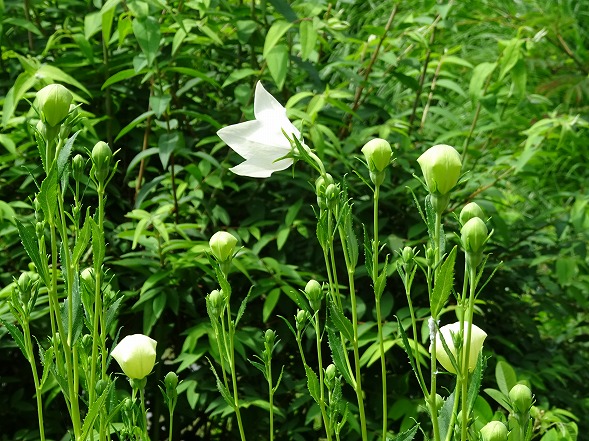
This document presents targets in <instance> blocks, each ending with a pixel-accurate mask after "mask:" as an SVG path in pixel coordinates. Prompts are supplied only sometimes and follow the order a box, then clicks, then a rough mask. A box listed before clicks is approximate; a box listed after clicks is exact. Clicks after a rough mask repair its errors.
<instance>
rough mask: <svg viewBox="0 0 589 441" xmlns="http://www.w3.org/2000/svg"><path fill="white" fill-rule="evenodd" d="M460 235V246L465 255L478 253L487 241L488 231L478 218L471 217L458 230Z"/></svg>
mask: <svg viewBox="0 0 589 441" xmlns="http://www.w3.org/2000/svg"><path fill="white" fill-rule="evenodd" d="M460 232H461V233H462V246H463V247H464V251H466V252H467V253H480V252H482V250H483V245H484V244H485V242H486V241H487V237H488V235H489V230H488V229H487V226H486V225H485V222H483V220H482V219H481V218H480V217H473V218H472V219H470V220H469V221H468V222H467V223H465V224H464V226H463V227H462V229H461V230H460Z"/></svg>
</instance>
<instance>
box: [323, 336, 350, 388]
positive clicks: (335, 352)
mask: <svg viewBox="0 0 589 441" xmlns="http://www.w3.org/2000/svg"><path fill="white" fill-rule="evenodd" d="M327 339H328V341H329V347H330V349H331V358H332V360H333V364H335V367H337V370H338V371H340V372H341V374H342V376H343V377H344V380H346V382H347V383H348V384H349V385H351V386H352V387H355V384H356V381H355V380H354V379H353V378H352V374H351V373H350V370H349V369H348V363H347V361H346V359H347V357H348V354H347V353H346V351H345V350H344V343H343V342H342V339H341V337H340V336H339V335H337V334H336V333H335V331H334V330H333V328H331V327H330V326H328V327H327Z"/></svg>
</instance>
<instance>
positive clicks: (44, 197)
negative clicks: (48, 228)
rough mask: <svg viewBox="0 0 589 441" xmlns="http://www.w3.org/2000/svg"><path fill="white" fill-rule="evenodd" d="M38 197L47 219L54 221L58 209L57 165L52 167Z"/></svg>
mask: <svg viewBox="0 0 589 441" xmlns="http://www.w3.org/2000/svg"><path fill="white" fill-rule="evenodd" d="M37 199H38V200H39V204H40V205H41V209H42V210H43V214H44V215H45V219H46V220H47V221H49V222H50V223H51V222H53V221H54V218H55V211H56V210H57V168H56V167H55V166H53V167H51V169H50V170H49V174H48V175H47V176H46V177H45V179H43V182H42V183H41V190H39V193H38V194H37Z"/></svg>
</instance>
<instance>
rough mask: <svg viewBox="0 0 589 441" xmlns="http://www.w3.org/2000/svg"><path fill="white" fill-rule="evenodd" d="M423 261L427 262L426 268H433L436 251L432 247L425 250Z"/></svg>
mask: <svg viewBox="0 0 589 441" xmlns="http://www.w3.org/2000/svg"><path fill="white" fill-rule="evenodd" d="M425 260H426V261H427V266H434V264H435V263H436V250H434V249H433V248H432V247H428V248H427V249H426V250H425Z"/></svg>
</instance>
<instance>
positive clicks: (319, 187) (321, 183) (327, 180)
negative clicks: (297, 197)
mask: <svg viewBox="0 0 589 441" xmlns="http://www.w3.org/2000/svg"><path fill="white" fill-rule="evenodd" d="M333 182H334V181H333V178H332V177H331V175H330V174H329V173H326V174H325V177H323V176H319V177H318V178H317V179H316V180H315V194H316V195H317V205H318V206H319V208H321V209H325V208H327V199H326V196H325V190H326V189H327V186H328V185H329V184H333Z"/></svg>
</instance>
